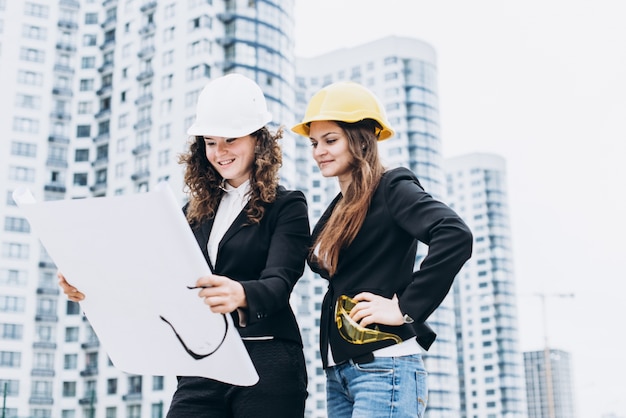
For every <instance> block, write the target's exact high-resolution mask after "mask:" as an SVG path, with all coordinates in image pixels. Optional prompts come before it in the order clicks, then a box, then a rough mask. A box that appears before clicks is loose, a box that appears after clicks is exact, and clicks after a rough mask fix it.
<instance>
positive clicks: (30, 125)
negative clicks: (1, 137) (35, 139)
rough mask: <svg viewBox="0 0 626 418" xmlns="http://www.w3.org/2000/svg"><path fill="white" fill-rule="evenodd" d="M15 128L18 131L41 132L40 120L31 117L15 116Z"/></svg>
mask: <svg viewBox="0 0 626 418" xmlns="http://www.w3.org/2000/svg"><path fill="white" fill-rule="evenodd" d="M13 130H14V131H16V132H27V133H31V134H36V133H39V121H38V120H35V119H30V118H19V117H15V118H13Z"/></svg>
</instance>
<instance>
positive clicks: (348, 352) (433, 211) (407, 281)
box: [309, 168, 473, 367]
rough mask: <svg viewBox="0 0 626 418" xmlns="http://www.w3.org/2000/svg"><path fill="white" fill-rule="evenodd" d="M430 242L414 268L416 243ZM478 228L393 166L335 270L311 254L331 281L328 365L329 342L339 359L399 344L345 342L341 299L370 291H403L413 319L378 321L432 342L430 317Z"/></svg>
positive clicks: (326, 310) (324, 322) (324, 345)
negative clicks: (339, 318) (338, 319)
mask: <svg viewBox="0 0 626 418" xmlns="http://www.w3.org/2000/svg"><path fill="white" fill-rule="evenodd" d="M340 199H341V194H339V195H338V196H337V197H336V198H335V200H334V201H333V202H332V203H331V204H330V206H329V207H328V208H327V209H326V212H325V213H324V214H323V215H322V217H321V218H320V220H319V222H318V223H317V225H316V226H315V228H314V229H313V235H312V239H313V241H314V240H315V239H316V237H317V236H318V235H319V233H320V231H321V229H322V228H323V226H324V225H325V224H326V222H327V221H328V218H329V216H330V215H331V213H332V211H333V209H334V207H335V205H336V204H337V202H338V201H339V200H340ZM418 241H421V242H423V243H424V244H426V245H428V254H427V255H426V257H425V258H424V259H423V261H422V263H421V266H420V268H419V269H418V270H417V271H413V268H414V264H415V256H416V251H417V242H418ZM472 241H473V237H472V233H471V232H470V230H469V228H468V227H467V225H466V224H465V222H463V220H462V219H461V218H460V217H459V216H458V215H457V214H456V213H455V212H454V211H453V210H452V209H451V208H449V207H448V206H447V205H445V204H444V203H442V202H440V201H437V200H435V199H434V198H433V197H432V196H430V195H429V194H428V193H426V192H425V191H424V189H423V188H422V186H421V185H420V183H419V181H418V179H417V177H416V176H415V175H414V174H413V173H412V172H411V171H410V170H408V169H406V168H397V169H394V170H390V171H387V172H386V173H385V174H384V175H383V177H382V179H381V181H380V183H379V185H378V187H377V189H376V191H375V192H374V195H373V197H372V201H371V203H370V208H369V211H368V213H367V216H366V218H365V221H364V223H363V225H362V227H361V229H360V231H359V232H358V234H357V235H356V237H355V239H354V241H353V242H352V244H351V245H350V246H349V247H347V248H345V249H343V250H341V252H340V254H339V261H338V266H337V271H336V273H335V275H334V276H333V277H332V278H330V277H329V276H328V272H327V271H326V270H325V269H324V268H323V267H321V266H320V265H319V264H317V263H316V262H315V260H313V259H310V260H309V265H310V266H311V269H312V270H313V271H315V272H317V273H319V274H320V275H321V276H322V277H324V278H326V279H328V280H329V287H328V292H327V293H326V295H325V297H324V302H323V305H322V312H321V330H320V351H321V355H322V361H323V364H324V367H327V359H328V355H327V354H328V343H329V341H330V346H331V349H332V352H333V359H334V360H335V362H337V363H340V362H343V361H345V360H347V359H350V358H355V357H361V356H363V355H366V354H368V353H371V352H372V351H374V350H377V349H379V348H383V347H386V346H389V345H392V344H394V343H393V341H391V340H383V341H380V342H374V343H368V344H362V345H356V344H351V343H349V342H347V341H345V340H344V339H343V338H342V337H341V336H340V335H339V333H338V331H337V326H336V325H335V321H334V310H335V303H336V300H337V298H338V297H339V296H340V295H342V294H345V295H348V296H354V295H356V294H357V293H359V292H363V291H368V292H371V293H375V294H377V295H381V296H384V297H386V298H391V297H392V296H393V295H394V294H397V295H398V299H399V305H400V310H401V311H402V313H405V314H408V315H409V316H410V317H411V318H413V319H414V321H415V322H414V323H413V324H405V325H402V326H397V327H395V326H385V325H379V327H380V330H381V331H386V332H392V333H394V334H396V335H399V336H400V337H401V338H402V340H407V339H409V338H413V337H417V340H418V342H419V343H420V345H421V346H422V347H424V348H425V349H428V348H429V347H430V345H431V344H432V342H433V341H434V339H435V333H434V332H433V331H432V330H431V329H430V327H428V325H427V324H426V322H425V321H426V319H427V318H428V317H429V316H430V314H431V313H432V312H433V311H434V310H435V309H436V308H437V307H438V306H439V305H440V304H441V302H442V301H443V299H444V298H445V296H446V295H447V293H448V291H449V290H450V287H451V286H452V282H453V280H454V277H455V276H456V274H457V273H458V272H459V270H460V269H461V267H462V266H463V264H464V263H465V262H466V261H467V260H468V259H469V258H470V256H471V252H472Z"/></svg>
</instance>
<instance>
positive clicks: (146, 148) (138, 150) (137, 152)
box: [133, 143, 150, 156]
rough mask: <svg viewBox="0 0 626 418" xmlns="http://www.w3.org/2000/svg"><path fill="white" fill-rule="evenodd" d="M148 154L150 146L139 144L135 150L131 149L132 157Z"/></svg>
mask: <svg viewBox="0 0 626 418" xmlns="http://www.w3.org/2000/svg"><path fill="white" fill-rule="evenodd" d="M148 152H150V144H149V143H145V144H139V145H137V146H136V147H135V148H133V155H135V156H136V155H140V154H147V153H148Z"/></svg>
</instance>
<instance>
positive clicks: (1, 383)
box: [0, 379, 20, 417]
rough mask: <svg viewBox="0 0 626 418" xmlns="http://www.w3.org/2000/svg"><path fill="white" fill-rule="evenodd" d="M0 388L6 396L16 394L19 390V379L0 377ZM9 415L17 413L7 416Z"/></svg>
mask: <svg viewBox="0 0 626 418" xmlns="http://www.w3.org/2000/svg"><path fill="white" fill-rule="evenodd" d="M0 388H2V390H3V391H4V390H6V395H7V397H13V396H18V395H19V392H20V381H19V380H7V379H0ZM9 414H10V413H9ZM11 416H17V415H7V417H11Z"/></svg>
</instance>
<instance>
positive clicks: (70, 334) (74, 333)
mask: <svg viewBox="0 0 626 418" xmlns="http://www.w3.org/2000/svg"><path fill="white" fill-rule="evenodd" d="M77 341H78V327H67V328H65V342H66V343H72V342H77Z"/></svg>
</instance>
